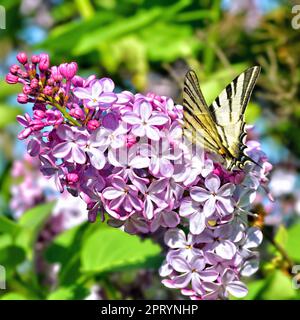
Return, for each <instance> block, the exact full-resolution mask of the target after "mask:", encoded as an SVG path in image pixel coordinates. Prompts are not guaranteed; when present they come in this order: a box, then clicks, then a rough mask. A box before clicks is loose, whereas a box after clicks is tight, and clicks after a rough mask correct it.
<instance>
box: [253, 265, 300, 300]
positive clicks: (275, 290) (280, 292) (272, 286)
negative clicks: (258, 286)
mask: <svg viewBox="0 0 300 320" xmlns="http://www.w3.org/2000/svg"><path fill="white" fill-rule="evenodd" d="M296 297H297V292H296V290H294V289H293V288H292V279H291V278H290V277H289V276H287V275H286V274H284V273H283V272H282V271H279V270H276V271H275V272H274V273H273V274H272V275H271V276H270V278H269V281H268V285H267V286H266V287H265V288H264V290H262V292H261V293H260V295H259V299H262V300H290V299H295V298H296Z"/></svg>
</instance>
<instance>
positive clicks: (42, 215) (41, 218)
mask: <svg viewBox="0 0 300 320" xmlns="http://www.w3.org/2000/svg"><path fill="white" fill-rule="evenodd" d="M54 204H55V202H49V203H46V204H41V205H38V206H36V207H34V208H32V209H29V210H28V211H26V212H25V213H24V214H23V215H22V216H21V218H20V220H19V226H20V227H21V228H22V230H21V231H20V232H19V234H18V235H17V238H16V243H17V244H18V245H19V246H21V247H22V248H24V250H25V251H26V253H27V254H28V255H29V257H30V258H31V257H32V251H33V247H34V242H35V241H36V238H37V236H38V233H39V232H40V230H41V229H42V227H43V225H44V224H45V222H46V221H47V219H48V218H49V216H50V214H51V213H52V210H53V207H54Z"/></svg>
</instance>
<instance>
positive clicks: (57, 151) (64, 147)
mask: <svg viewBox="0 0 300 320" xmlns="http://www.w3.org/2000/svg"><path fill="white" fill-rule="evenodd" d="M71 149H72V146H71V144H70V143H69V142H62V143H59V144H58V145H56V146H55V147H54V148H53V151H52V154H53V155H54V157H55V158H64V157H66V156H67V155H68V154H69V153H70V152H71Z"/></svg>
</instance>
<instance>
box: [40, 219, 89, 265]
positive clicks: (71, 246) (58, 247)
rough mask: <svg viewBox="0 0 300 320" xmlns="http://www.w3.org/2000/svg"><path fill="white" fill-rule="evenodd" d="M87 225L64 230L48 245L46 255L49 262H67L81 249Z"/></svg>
mask: <svg viewBox="0 0 300 320" xmlns="http://www.w3.org/2000/svg"><path fill="white" fill-rule="evenodd" d="M85 227H86V225H85V224H84V225H79V226H76V227H74V228H71V229H69V230H67V231H64V232H62V233H61V234H59V235H58V236H57V237H55V238H54V240H53V241H52V242H51V244H50V245H49V246H48V248H47V249H46V252H45V257H46V259H47V260H48V261H49V262H52V263H55V262H60V263H62V264H65V263H67V262H68V260H69V259H71V258H72V255H73V254H75V253H76V251H78V250H79V248H80V245H81V242H80V238H81V236H82V232H83V230H84V228H85Z"/></svg>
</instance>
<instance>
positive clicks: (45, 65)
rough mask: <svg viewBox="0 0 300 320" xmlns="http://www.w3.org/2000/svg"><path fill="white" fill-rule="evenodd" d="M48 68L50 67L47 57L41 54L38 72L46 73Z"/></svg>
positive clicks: (45, 54)
mask: <svg viewBox="0 0 300 320" xmlns="http://www.w3.org/2000/svg"><path fill="white" fill-rule="evenodd" d="M49 66H50V59H49V55H48V54H47V53H41V54H40V63H39V68H40V70H41V71H46V70H48V69H49Z"/></svg>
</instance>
